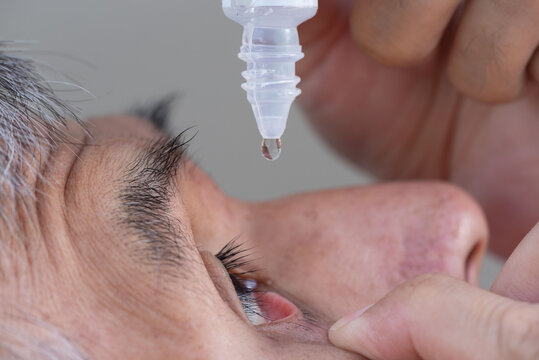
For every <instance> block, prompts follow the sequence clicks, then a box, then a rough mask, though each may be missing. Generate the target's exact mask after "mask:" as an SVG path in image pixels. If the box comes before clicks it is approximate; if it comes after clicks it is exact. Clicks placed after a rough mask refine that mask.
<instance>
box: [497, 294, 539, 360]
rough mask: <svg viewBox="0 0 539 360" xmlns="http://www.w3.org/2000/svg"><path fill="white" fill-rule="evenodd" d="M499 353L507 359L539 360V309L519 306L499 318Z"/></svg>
mask: <svg viewBox="0 0 539 360" xmlns="http://www.w3.org/2000/svg"><path fill="white" fill-rule="evenodd" d="M498 321H499V327H498V328H499V332H498V339H497V340H498V341H497V343H498V344H499V347H500V349H499V351H500V354H501V355H502V358H503V359H505V358H507V359H537V358H539V341H538V340H539V308H537V307H536V306H530V305H523V304H519V305H516V306H512V307H508V308H505V309H504V310H502V311H501V312H500V313H499V316H498Z"/></svg>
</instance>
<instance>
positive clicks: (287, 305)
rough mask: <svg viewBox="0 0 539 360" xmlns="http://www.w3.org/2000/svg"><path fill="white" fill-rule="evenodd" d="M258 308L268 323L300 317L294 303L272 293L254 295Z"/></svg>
mask: <svg viewBox="0 0 539 360" xmlns="http://www.w3.org/2000/svg"><path fill="white" fill-rule="evenodd" d="M255 298H256V300H257V303H258V307H259V308H260V310H261V311H262V313H263V315H264V317H265V318H266V319H267V320H268V322H269V323H272V322H282V321H290V320H293V319H296V318H297V317H299V316H300V314H301V311H300V310H299V309H298V307H297V306H296V305H294V303H292V302H291V301H289V300H288V299H286V298H284V297H283V296H281V295H279V294H277V293H276V292H273V291H267V292H260V293H255Z"/></svg>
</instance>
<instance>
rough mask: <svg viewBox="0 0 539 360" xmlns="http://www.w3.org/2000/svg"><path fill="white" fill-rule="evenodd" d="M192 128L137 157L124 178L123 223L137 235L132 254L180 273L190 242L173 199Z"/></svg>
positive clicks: (160, 142)
mask: <svg viewBox="0 0 539 360" xmlns="http://www.w3.org/2000/svg"><path fill="white" fill-rule="evenodd" d="M189 130H190V129H187V130H185V131H183V132H181V133H180V134H179V135H178V136H176V137H174V138H162V139H160V140H158V141H156V142H154V143H152V144H150V145H149V146H147V147H146V148H145V149H144V150H143V151H141V153H140V154H139V155H138V156H137V157H136V158H135V160H134V161H133V162H132V163H131V164H130V166H129V167H128V168H127V170H126V172H125V176H124V177H123V178H122V181H121V182H122V183H121V189H120V192H119V199H120V203H121V209H120V222H121V223H123V224H124V225H125V226H126V227H127V229H128V230H129V231H130V232H131V233H132V234H133V235H135V236H136V238H137V241H136V242H135V244H134V246H133V249H134V251H133V254H134V255H135V257H136V260H137V261H138V262H143V263H145V264H149V265H155V266H157V268H158V271H159V272H160V273H162V272H166V273H172V274H177V273H178V271H177V270H178V268H179V267H180V266H181V265H182V263H183V260H184V259H185V256H183V254H182V245H185V244H187V241H186V239H185V234H184V232H183V231H182V228H183V226H182V225H183V224H182V222H181V221H180V220H179V219H178V218H177V217H175V216H174V215H173V214H171V201H172V199H173V198H174V196H175V194H176V192H177V190H178V186H179V184H178V180H177V179H178V177H177V174H178V171H179V170H180V168H181V167H182V163H183V160H184V157H185V151H186V149H187V145H188V143H189V142H190V141H191V140H192V139H193V137H194V136H193V137H191V138H189V139H185V134H186V132H187V131H189Z"/></svg>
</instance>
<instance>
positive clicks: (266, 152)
mask: <svg viewBox="0 0 539 360" xmlns="http://www.w3.org/2000/svg"><path fill="white" fill-rule="evenodd" d="M280 155H281V139H264V140H263V141H262V156H263V157H264V158H266V159H267V160H270V161H273V160H277V159H278V158H279V156H280Z"/></svg>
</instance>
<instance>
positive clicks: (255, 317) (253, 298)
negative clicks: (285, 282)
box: [215, 240, 301, 325]
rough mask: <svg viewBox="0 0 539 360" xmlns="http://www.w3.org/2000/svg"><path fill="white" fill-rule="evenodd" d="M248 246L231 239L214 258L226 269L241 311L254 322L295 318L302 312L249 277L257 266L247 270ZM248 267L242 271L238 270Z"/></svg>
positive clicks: (248, 260)
mask: <svg viewBox="0 0 539 360" xmlns="http://www.w3.org/2000/svg"><path fill="white" fill-rule="evenodd" d="M250 255H251V254H250V253H249V249H242V244H237V243H236V241H235V240H232V241H231V242H229V243H228V244H226V245H225V247H223V249H221V251H219V253H218V254H217V255H215V257H216V258H217V259H218V260H219V261H220V262H221V264H222V265H223V267H224V268H225V270H226V272H227V273H228V276H229V277H230V280H231V282H232V285H233V286H234V290H235V292H236V295H237V296H238V299H239V300H240V303H241V306H242V308H243V311H244V313H245V314H246V315H247V318H248V319H249V321H250V322H251V323H252V324H254V325H263V324H269V323H272V322H275V321H280V320H286V319H288V320H290V319H292V318H297V317H298V316H299V315H300V314H301V311H300V310H299V309H298V307H297V306H296V305H294V304H293V303H292V302H290V301H289V300H287V299H286V298H284V297H283V296H281V295H279V294H278V293H276V292H273V291H265V289H266V288H267V286H259V284H258V283H257V281H256V280H255V279H253V278H252V274H253V273H255V272H257V270H256V269H252V268H251V269H249V264H250V263H251V260H250ZM246 268H247V269H248V270H241V269H246Z"/></svg>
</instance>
